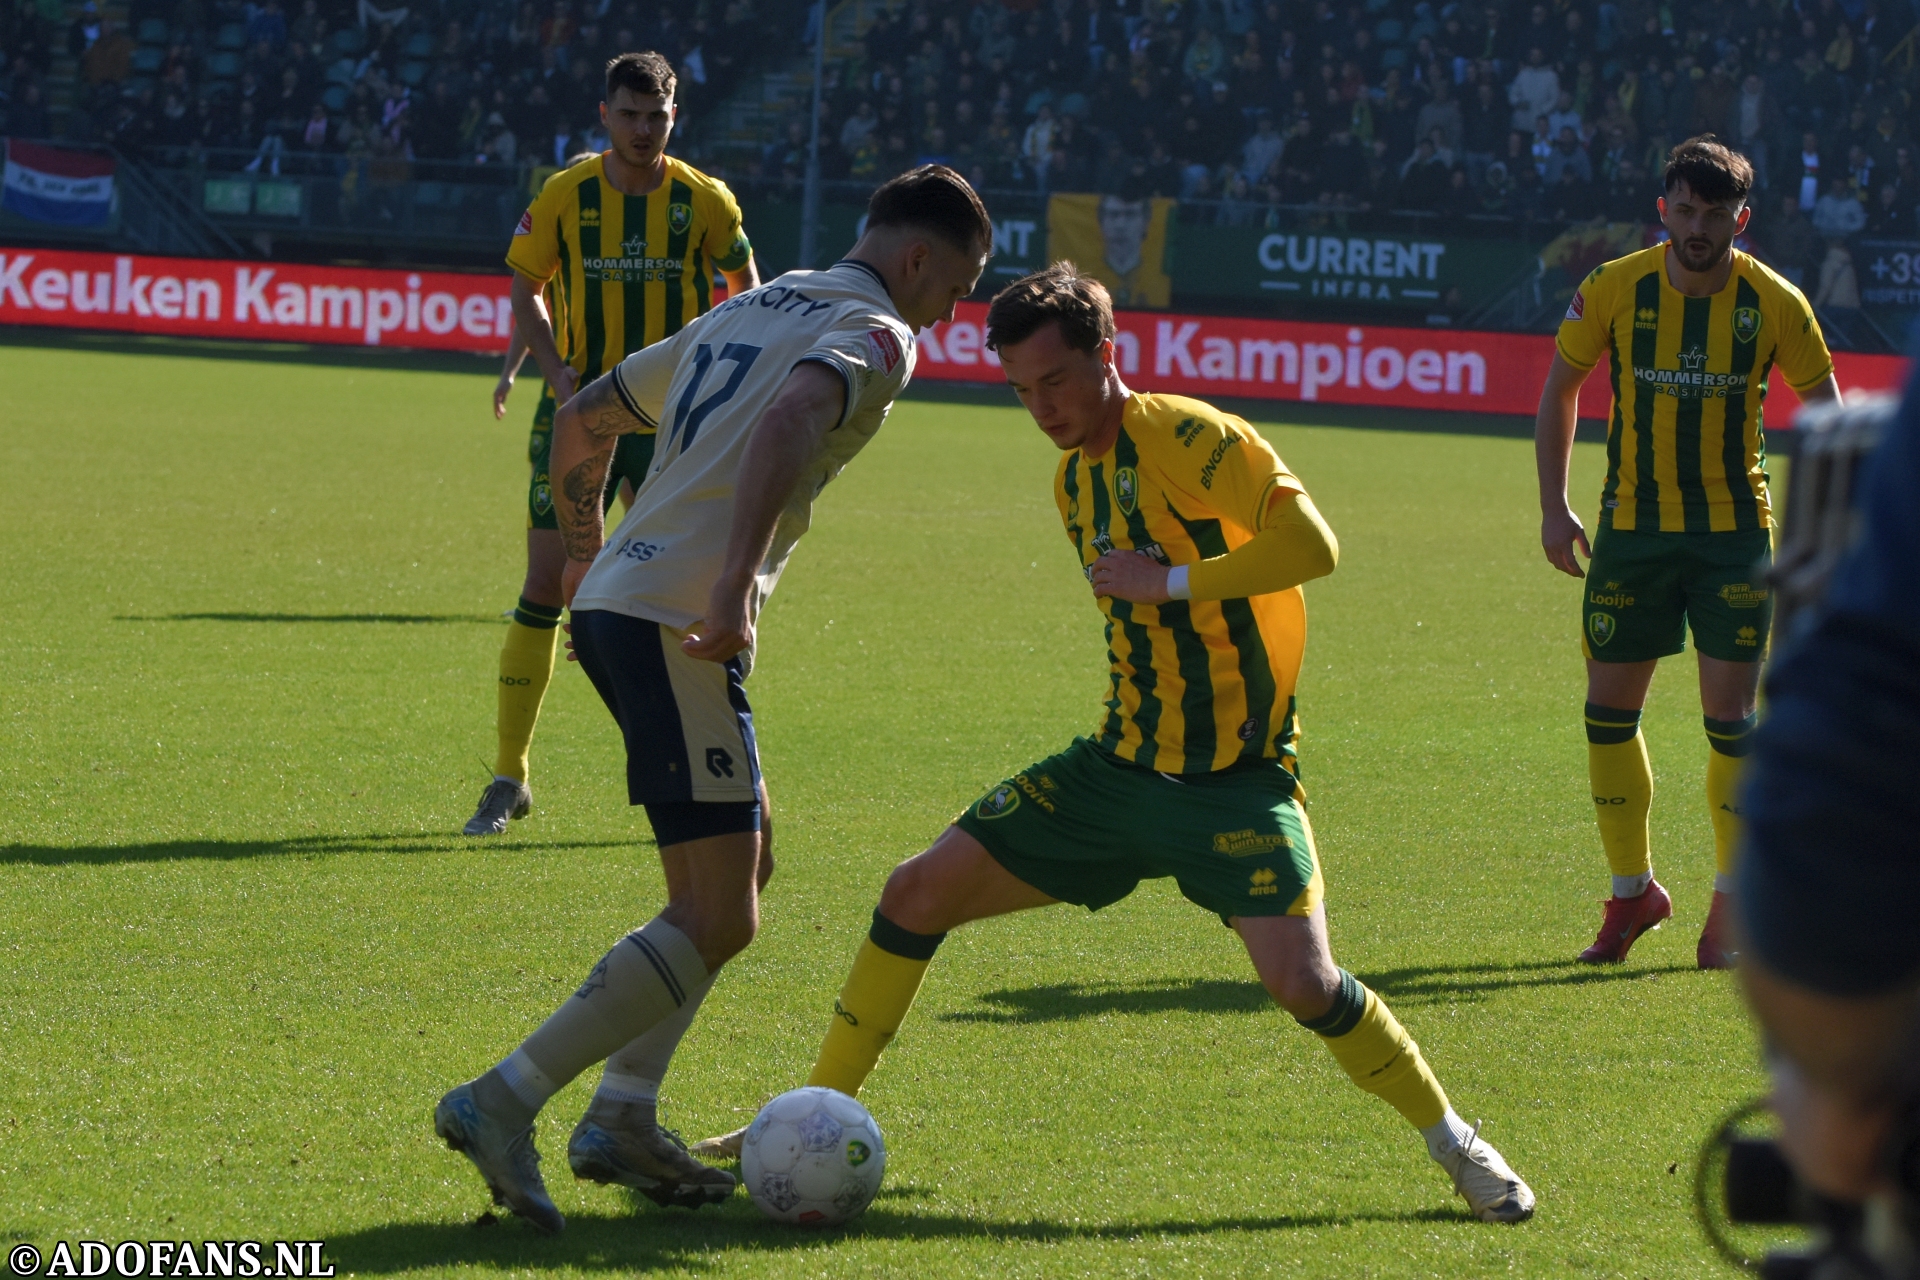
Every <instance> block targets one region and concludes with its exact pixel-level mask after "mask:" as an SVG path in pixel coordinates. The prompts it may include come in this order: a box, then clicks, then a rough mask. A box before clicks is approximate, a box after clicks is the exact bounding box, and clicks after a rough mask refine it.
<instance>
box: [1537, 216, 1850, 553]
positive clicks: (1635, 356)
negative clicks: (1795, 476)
mask: <svg viewBox="0 0 1920 1280" xmlns="http://www.w3.org/2000/svg"><path fill="white" fill-rule="evenodd" d="M1666 255H1667V246H1666V245H1664V244H1660V245H1655V246H1654V247H1652V248H1651V249H1643V250H1641V251H1640V252H1639V253H1632V254H1628V255H1627V256H1626V257H1624V258H1617V259H1615V260H1614V261H1612V262H1609V263H1605V264H1603V265H1601V266H1598V267H1595V268H1594V269H1593V274H1591V275H1589V276H1588V277H1587V278H1586V280H1585V281H1583V282H1582V283H1581V285H1580V288H1579V289H1578V290H1577V291H1576V292H1575V293H1574V295H1573V303H1572V305H1571V306H1569V307H1568V308H1567V315H1566V318H1565V319H1564V320H1562V321H1561V322H1560V336H1559V339H1558V341H1559V348H1560V355H1561V357H1562V358H1563V359H1564V360H1566V362H1567V363H1568V364H1570V365H1572V366H1573V367H1574V368H1576V369H1582V370H1586V369H1591V368H1593V367H1594V366H1595V365H1597V364H1599V363H1600V358H1601V357H1602V356H1604V355H1611V356H1612V357H1613V369H1612V377H1613V412H1612V418H1611V423H1610V425H1609V427H1608V430H1607V483H1606V488H1605V489H1604V490H1603V492H1602V496H1601V512H1600V522H1601V523H1602V524H1611V525H1612V526H1613V527H1614V528H1616V529H1632V530H1636V531H1639V532H1644V533H1722V532H1727V531H1729V530H1735V529H1765V528H1767V527H1769V526H1770V525H1771V523H1772V516H1771V508H1770V502H1769V497H1768V493H1767V446H1766V436H1765V434H1764V433H1763V432H1762V425H1763V424H1762V421H1761V411H1762V409H1763V407H1764V406H1765V404H1766V398H1767V375H1768V374H1770V373H1771V372H1772V371H1773V366H1774V365H1775V364H1778V365H1779V366H1780V371H1781V373H1782V374H1784V375H1785V376H1786V380H1787V385H1789V386H1791V387H1792V388H1793V389H1794V390H1795V391H1805V390H1808V389H1810V388H1812V387H1813V386H1815V385H1816V384H1818V383H1819V382H1821V381H1822V380H1824V379H1825V378H1826V376H1827V375H1828V374H1830V373H1832V372H1833V357H1832V356H1831V355H1829V354H1828V353H1827V343H1826V339H1825V338H1823V337H1822V336H1821V334H1820V325H1819V323H1818V322H1817V321H1815V320H1814V318H1813V308H1811V307H1809V306H1808V305H1807V300H1806V298H1805V297H1804V296H1803V295H1802V294H1801V292H1800V291H1799V290H1798V289H1796V288H1794V287H1793V285H1792V284H1790V283H1788V282H1787V281H1786V280H1784V279H1782V278H1781V277H1779V276H1777V275H1775V274H1774V273H1773V272H1772V271H1770V270H1768V269H1767V267H1765V266H1764V265H1762V264H1761V263H1760V262H1759V261H1757V260H1756V259H1754V258H1753V257H1751V256H1749V255H1747V254H1744V253H1741V252H1740V251H1739V250H1738V249H1735V250H1734V251H1733V273H1732V274H1731V275H1730V276H1728V277H1727V283H1726V287H1725V288H1723V289H1721V290H1720V292H1718V293H1716V294H1713V295H1712V296H1710V297H1705V298H1690V297H1688V296H1687V295H1685V294H1683V293H1681V292H1680V291H1679V290H1678V289H1676V288H1674V287H1673V282H1672V281H1671V280H1669V279H1668V278H1667V262H1666Z"/></svg>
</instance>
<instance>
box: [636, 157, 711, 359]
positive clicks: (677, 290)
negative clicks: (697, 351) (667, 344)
mask: <svg viewBox="0 0 1920 1280" xmlns="http://www.w3.org/2000/svg"><path fill="white" fill-rule="evenodd" d="M676 208H678V209H685V210H686V211H687V223H686V225H685V226H683V227H680V228H678V229H676V228H675V227H674V225H673V211H674V210H675V209H676ZM692 229H693V191H692V189H691V188H690V187H688V186H687V184H686V183H684V182H682V181H680V180H679V179H678V178H675V179H674V180H673V182H672V183H670V184H669V185H668V187H667V258H668V259H669V260H670V261H672V262H673V263H674V270H671V271H669V272H668V273H667V313H666V315H665V317H664V319H665V321H666V328H665V330H664V331H663V334H662V336H663V337H668V338H671V337H672V336H673V335H674V334H676V333H678V332H680V329H681V326H683V325H685V324H686V322H687V321H686V309H687V303H686V298H685V296H684V289H685V286H684V285H683V284H682V274H681V269H680V266H679V264H681V263H683V262H685V261H686V260H687V233H688V232H689V231H691V230H692ZM704 309H705V308H702V310H704ZM629 341H631V339H629Z"/></svg>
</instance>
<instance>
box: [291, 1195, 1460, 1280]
mask: <svg viewBox="0 0 1920 1280" xmlns="http://www.w3.org/2000/svg"><path fill="white" fill-rule="evenodd" d="M906 1191H907V1193H908V1194H909V1195H911V1194H913V1193H914V1189H913V1188H907V1189H906ZM921 1194H924V1193H921ZM880 1195H881V1201H882V1203H877V1204H875V1205H874V1207H873V1208H871V1209H869V1210H867V1212H866V1213H864V1214H862V1215H861V1216H860V1217H859V1218H858V1219H857V1220H855V1222H854V1224H853V1225H852V1226H851V1227H848V1228H846V1229H844V1230H839V1231H804V1230H796V1229H795V1228H792V1227H783V1226H780V1225H777V1224H775V1223H771V1222H768V1221H767V1220H766V1219H764V1218H762V1217H761V1216H760V1214H759V1212H758V1211H757V1210H755V1209H754V1208H753V1207H752V1205H751V1204H750V1203H748V1202H747V1201H746V1198H745V1197H744V1196H743V1197H739V1198H737V1199H736V1200H734V1201H733V1202H731V1203H729V1204H728V1205H727V1206H726V1207H725V1208H724V1209H723V1210H722V1211H721V1212H719V1213H715V1214H710V1213H704V1212H703V1213H699V1214H688V1213H683V1212H669V1213H662V1212H658V1211H654V1210H652V1209H651V1208H646V1209H640V1210H638V1211H636V1212H635V1214H634V1215H633V1216H631V1217H626V1216H603V1215H592V1216H587V1215H581V1216H575V1217H571V1218H569V1219H568V1220H567V1229H566V1232H565V1233H564V1234H562V1235H560V1236H558V1237H556V1238H548V1237H544V1236H540V1235H537V1234H535V1233H534V1232H533V1231H532V1230H531V1229H530V1228H528V1227H527V1226H526V1225H525V1224H524V1223H521V1222H518V1221H516V1220H515V1219H513V1218H511V1217H503V1218H502V1219H501V1220H500V1221H499V1222H498V1223H495V1224H492V1225H488V1226H477V1225H473V1224H454V1223H427V1222H421V1223H406V1222H400V1223H392V1224H390V1225H387V1226H380V1227H369V1228H367V1229H365V1230H363V1231H355V1232H349V1233H346V1234H342V1235H330V1236H329V1237H328V1238H327V1247H326V1261H327V1262H329V1263H331V1264H333V1265H334V1266H336V1267H338V1268H340V1269H341V1270H342V1272H355V1273H369V1272H371V1273H381V1272H396V1271H411V1270H414V1269H416V1268H419V1267H424V1266H446V1265H449V1264H451V1265H456V1266H458V1265H483V1266H484V1265H492V1266H505V1267H514V1268H522V1267H527V1268H536V1269H539V1270H542V1271H548V1270H557V1269H560V1268H565V1267H573V1268H579V1269H581V1270H596V1271H614V1270H621V1271H636V1270H637V1271H641V1272H645V1271H650V1270H654V1269H656V1268H666V1267H681V1268H687V1269H694V1270H704V1269H706V1268H707V1267H709V1266H711V1265H712V1264H713V1263H714V1262H715V1261H717V1260H718V1259H717V1258H716V1256H715V1255H718V1254H724V1253H727V1252H735V1251H755V1252H761V1253H769V1254H771V1253H791V1252H799V1251H804V1250H813V1251H817V1250H819V1249H821V1248H823V1247H825V1246H828V1245H831V1244H833V1243H835V1242H838V1241H842V1240H888V1241H903V1242H907V1243H915V1242H919V1241H940V1240H951V1241H969V1240H975V1241H980V1242H981V1243H983V1244H1002V1243H1013V1242H1027V1243H1034V1244H1064V1243H1072V1242H1075V1241H1092V1242H1098V1241H1110V1240H1111V1241H1127V1240H1147V1239H1153V1238H1155V1237H1163V1236H1199V1235H1211V1234H1215V1233H1218V1232H1223V1231H1246V1232H1270V1231H1296V1230H1302V1229H1309V1228H1315V1227H1333V1226H1347V1225H1351V1224H1355V1223H1363V1222H1383V1223H1422V1222H1426V1223H1446V1222H1459V1223H1462V1224H1467V1225H1471V1224H1472V1219H1471V1218H1469V1217H1468V1216H1467V1215H1466V1213H1465V1212H1464V1211H1462V1210H1459V1209H1415V1210H1407V1211H1405V1212H1400V1213H1324V1214H1314V1213H1303V1214H1273V1215H1237V1216H1229V1217H1220V1218H1205V1219H1193V1220H1186V1219H1176V1220H1168V1221H1161V1222H1125V1223H1097V1222H1095V1223H1088V1222H1054V1221H1050V1220H1048V1219H1045V1218H1030V1219H1028V1220H1026V1221H1024V1222H1009V1221H993V1220H985V1219H979V1218H967V1217H961V1216H958V1215H955V1214H943V1213H921V1212H916V1211H915V1210H914V1209H912V1208H911V1207H910V1206H904V1207H900V1208H893V1207H889V1206H888V1205H887V1204H886V1203H885V1201H886V1200H888V1199H895V1198H899V1197H898V1196H897V1194H896V1195H890V1194H889V1192H887V1191H882V1192H881V1193H880Z"/></svg>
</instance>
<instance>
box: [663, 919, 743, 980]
mask: <svg viewBox="0 0 1920 1280" xmlns="http://www.w3.org/2000/svg"><path fill="white" fill-rule="evenodd" d="M669 914H670V915H671V914H673V913H671V912H670V913H669ZM679 914H680V918H679V919H677V920H672V921H671V923H673V924H674V926H675V927H676V928H678V929H679V930H680V932H682V933H684V934H686V935H687V940H688V941H689V942H691V943H693V946H694V950H696V951H698V952H699V953H700V958H701V959H702V960H705V961H706V963H707V969H708V971H709V972H711V971H712V970H715V969H718V968H719V967H720V966H721V965H723V964H725V963H726V962H727V961H729V960H731V959H733V957H735V956H737V955H739V954H740V953H741V952H742V951H745V950H746V949H747V948H748V947H749V946H751V945H753V940H754V938H755V937H756V936H758V934H759V932H760V912H759V909H758V908H757V906H756V905H755V904H753V903H740V904H737V905H732V906H729V907H726V908H718V907H715V906H712V905H707V906H703V907H695V908H693V909H691V910H688V911H685V912H682V913H679Z"/></svg>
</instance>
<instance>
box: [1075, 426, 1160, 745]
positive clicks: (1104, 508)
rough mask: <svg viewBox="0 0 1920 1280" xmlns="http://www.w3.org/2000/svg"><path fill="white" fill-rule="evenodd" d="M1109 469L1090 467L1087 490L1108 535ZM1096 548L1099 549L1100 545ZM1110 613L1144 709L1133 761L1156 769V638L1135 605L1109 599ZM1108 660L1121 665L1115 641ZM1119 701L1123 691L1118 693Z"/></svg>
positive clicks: (1136, 718)
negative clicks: (1136, 613)
mask: <svg viewBox="0 0 1920 1280" xmlns="http://www.w3.org/2000/svg"><path fill="white" fill-rule="evenodd" d="M1104 471H1105V468H1104V467H1103V466H1102V465H1101V464H1100V463H1098V462H1094V463H1089V464H1088V465H1087V490H1088V493H1089V494H1090V496H1091V497H1092V498H1093V527H1094V529H1095V531H1096V532H1105V531H1106V530H1107V529H1109V528H1110V527H1111V525H1110V523H1109V521H1110V520H1111V519H1112V516H1113V511H1112V506H1113V504H1112V501H1111V500H1110V499H1109V498H1108V496H1107V481H1106V476H1105V475H1104V474H1103V473H1104ZM1095 549H1096V550H1098V544H1096V546H1095ZM1107 613H1108V616H1109V617H1111V618H1112V619H1113V620H1114V621H1115V622H1117V623H1119V624H1120V631H1121V634H1122V635H1124V636H1125V637H1126V641H1127V662H1128V664H1129V665H1130V666H1131V667H1132V668H1133V687H1134V689H1135V690H1137V691H1138V692H1139V694H1140V709H1139V710H1138V711H1136V712H1134V715H1133V723H1134V725H1135V726H1136V727H1138V728H1139V730H1140V749H1139V750H1138V751H1136V752H1135V753H1134V756H1133V762H1134V763H1135V764H1137V765H1140V766H1141V767H1142V768H1146V769H1151V768H1154V767H1155V761H1156V760H1158V759H1159V755H1160V742H1159V738H1158V736H1157V731H1158V729H1159V728H1160V691H1159V677H1158V674H1157V673H1156V672H1155V671H1154V669H1153V639H1152V637H1150V636H1149V635H1148V634H1147V629H1146V628H1145V627H1143V626H1141V625H1140V623H1139V622H1138V621H1137V620H1136V619H1135V618H1134V616H1133V606H1132V605H1131V604H1129V603H1128V602H1127V601H1125V600H1116V599H1112V598H1109V599H1108V601H1107ZM1107 660H1108V661H1109V662H1112V663H1114V664H1115V665H1118V660H1117V659H1116V658H1115V656H1114V653H1113V641H1112V637H1111V636H1109V638H1108V642H1107ZM1114 693H1115V697H1116V699H1117V698H1118V696H1119V690H1118V689H1117V688H1116V689H1115V691H1114ZM1103 745H1105V746H1106V747H1107V748H1108V749H1109V750H1114V749H1117V748H1118V747H1119V746H1120V741H1119V738H1118V736H1116V737H1115V738H1114V739H1113V741H1111V742H1103Z"/></svg>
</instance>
